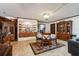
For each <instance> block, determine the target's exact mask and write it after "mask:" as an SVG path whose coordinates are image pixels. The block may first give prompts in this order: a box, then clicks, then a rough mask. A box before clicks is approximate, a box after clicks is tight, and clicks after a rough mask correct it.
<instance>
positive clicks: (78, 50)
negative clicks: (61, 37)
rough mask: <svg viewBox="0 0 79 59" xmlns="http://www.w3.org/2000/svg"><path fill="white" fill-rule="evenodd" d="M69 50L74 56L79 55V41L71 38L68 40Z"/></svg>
mask: <svg viewBox="0 0 79 59" xmlns="http://www.w3.org/2000/svg"><path fill="white" fill-rule="evenodd" d="M68 52H69V53H70V54H71V55H72V56H79V41H76V40H75V41H74V40H69V41H68Z"/></svg>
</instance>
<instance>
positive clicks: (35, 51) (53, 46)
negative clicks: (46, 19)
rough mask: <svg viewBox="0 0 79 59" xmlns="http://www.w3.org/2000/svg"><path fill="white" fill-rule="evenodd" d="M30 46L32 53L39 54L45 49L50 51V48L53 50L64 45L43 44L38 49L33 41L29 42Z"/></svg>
mask: <svg viewBox="0 0 79 59" xmlns="http://www.w3.org/2000/svg"><path fill="white" fill-rule="evenodd" d="M30 46H31V48H32V50H33V52H34V54H35V55H37V54H40V53H43V52H46V51H50V50H53V49H56V48H59V47H62V46H65V45H64V44H62V43H57V45H56V44H52V46H50V47H49V46H44V47H42V48H40V49H39V47H38V46H37V45H36V44H35V43H30Z"/></svg>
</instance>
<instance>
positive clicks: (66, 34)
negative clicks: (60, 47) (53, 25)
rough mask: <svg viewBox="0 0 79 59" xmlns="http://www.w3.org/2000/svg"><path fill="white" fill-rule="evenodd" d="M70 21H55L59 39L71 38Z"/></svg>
mask: <svg viewBox="0 0 79 59" xmlns="http://www.w3.org/2000/svg"><path fill="white" fill-rule="evenodd" d="M71 35H72V21H62V22H59V23H57V38H58V39H61V40H68V39H71Z"/></svg>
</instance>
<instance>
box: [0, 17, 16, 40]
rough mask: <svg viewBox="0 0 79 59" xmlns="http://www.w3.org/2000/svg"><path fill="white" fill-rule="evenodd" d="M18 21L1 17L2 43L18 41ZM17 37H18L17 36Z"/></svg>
mask: <svg viewBox="0 0 79 59" xmlns="http://www.w3.org/2000/svg"><path fill="white" fill-rule="evenodd" d="M16 23H17V22H16V20H11V19H7V18H5V17H1V16H0V29H1V31H0V33H1V36H2V38H1V39H0V41H8V40H12V41H14V40H16V38H15V37H16V36H17V33H16V31H15V30H16V26H17V25H16ZM15 35H16V36H15Z"/></svg>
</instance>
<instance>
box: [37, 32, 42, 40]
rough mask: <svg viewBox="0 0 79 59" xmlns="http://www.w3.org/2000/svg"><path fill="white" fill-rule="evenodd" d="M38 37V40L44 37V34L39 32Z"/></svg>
mask: <svg viewBox="0 0 79 59" xmlns="http://www.w3.org/2000/svg"><path fill="white" fill-rule="evenodd" d="M36 38H37V40H40V39H43V34H42V33H39V32H38V33H37V35H36Z"/></svg>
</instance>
